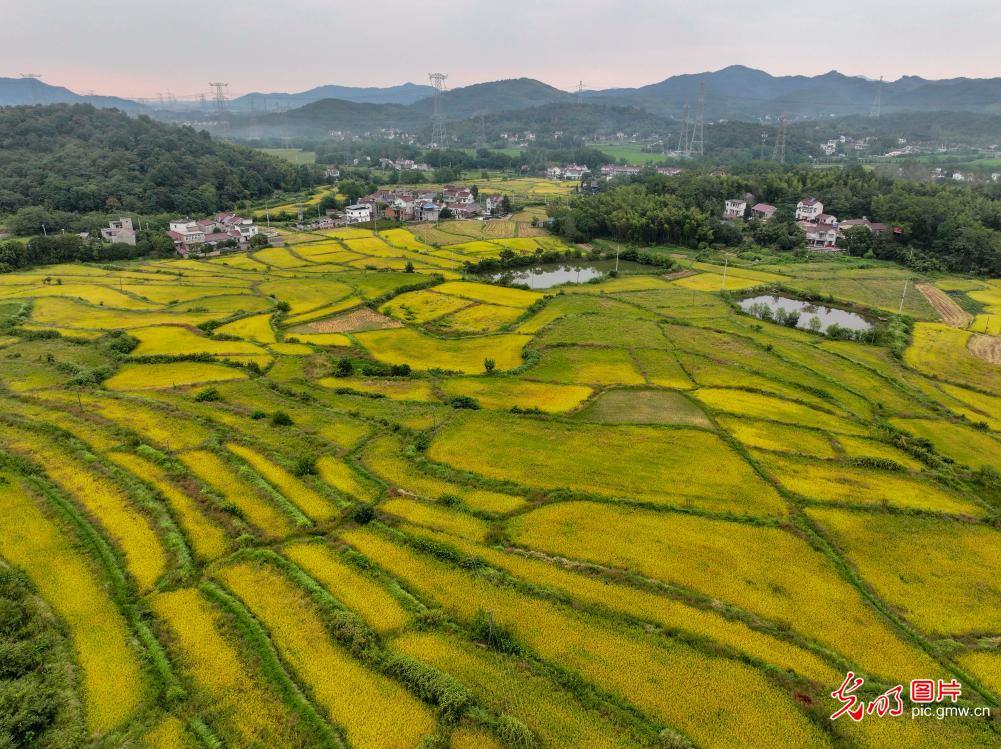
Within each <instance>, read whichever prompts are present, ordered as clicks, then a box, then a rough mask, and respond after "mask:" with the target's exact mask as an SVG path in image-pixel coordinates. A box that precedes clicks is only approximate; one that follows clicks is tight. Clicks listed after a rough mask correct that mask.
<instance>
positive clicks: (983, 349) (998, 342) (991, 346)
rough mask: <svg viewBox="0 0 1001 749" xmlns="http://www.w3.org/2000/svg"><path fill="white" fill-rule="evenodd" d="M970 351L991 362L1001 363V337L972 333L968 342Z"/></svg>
mask: <svg viewBox="0 0 1001 749" xmlns="http://www.w3.org/2000/svg"><path fill="white" fill-rule="evenodd" d="M968 346H969V348H970V353H971V354H973V355H974V356H976V357H977V358H979V359H983V360H984V361H985V362H987V363H989V364H1001V337H998V336H995V335H972V336H970V342H969V344H968Z"/></svg>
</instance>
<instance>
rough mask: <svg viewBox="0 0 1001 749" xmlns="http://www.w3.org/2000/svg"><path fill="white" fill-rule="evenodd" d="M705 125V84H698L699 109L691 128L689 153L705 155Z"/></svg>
mask: <svg viewBox="0 0 1001 749" xmlns="http://www.w3.org/2000/svg"><path fill="white" fill-rule="evenodd" d="M705 125H706V84H705V83H700V84H699V109H698V115H697V116H696V120H695V127H694V128H693V129H692V142H691V144H690V145H689V147H688V151H689V153H692V154H696V155H698V156H704V155H705Z"/></svg>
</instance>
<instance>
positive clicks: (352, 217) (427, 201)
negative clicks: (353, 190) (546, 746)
mask: <svg viewBox="0 0 1001 749" xmlns="http://www.w3.org/2000/svg"><path fill="white" fill-rule="evenodd" d="M503 203H504V196H503V195H499V194H492V195H484V194H482V193H481V194H479V195H478V196H477V195H475V194H473V191H472V190H470V189H469V188H467V187H457V186H456V185H445V186H444V187H443V188H442V190H441V193H436V192H431V191H419V190H411V189H407V188H394V189H385V190H376V191H375V192H374V193H372V194H371V195H366V196H365V197H363V198H361V199H360V200H358V202H357V203H356V204H355V205H349V206H348V207H347V208H345V209H344V223H345V224H359V223H363V222H365V221H371V220H372V219H373V218H374V217H376V216H378V217H384V218H390V219H395V220H397V221H437V220H438V219H439V218H440V217H441V213H442V211H443V210H445V209H446V208H447V209H448V210H449V211H450V212H451V214H452V216H453V218H474V217H477V216H491V215H496V214H498V213H500V212H501V210H502V206H503Z"/></svg>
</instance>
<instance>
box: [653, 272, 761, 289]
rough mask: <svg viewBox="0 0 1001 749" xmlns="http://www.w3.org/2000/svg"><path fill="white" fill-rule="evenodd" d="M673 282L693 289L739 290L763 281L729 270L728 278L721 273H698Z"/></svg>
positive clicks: (684, 287)
mask: <svg viewBox="0 0 1001 749" xmlns="http://www.w3.org/2000/svg"><path fill="white" fill-rule="evenodd" d="M673 283H674V284H675V285H676V286H680V287H681V288H683V289H689V290H691V291H739V290H740V289H750V288H753V287H755V286H761V285H762V283H763V282H762V281H756V280H754V279H752V278H740V277H739V276H734V275H733V274H731V273H729V272H728V273H727V275H726V278H724V277H723V275H722V274H720V273H696V274H695V275H694V276H685V277H684V278H679V279H678V280H676V281H674V282H673Z"/></svg>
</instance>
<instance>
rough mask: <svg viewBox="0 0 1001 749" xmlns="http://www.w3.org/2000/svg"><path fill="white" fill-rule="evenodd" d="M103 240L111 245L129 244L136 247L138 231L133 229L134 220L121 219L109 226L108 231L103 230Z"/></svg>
mask: <svg viewBox="0 0 1001 749" xmlns="http://www.w3.org/2000/svg"><path fill="white" fill-rule="evenodd" d="M101 239H103V240H104V241H105V242H111V244H127V245H131V246H132V247H135V246H136V231H135V229H133V228H132V219H130V218H120V219H118V220H117V221H112V222H111V223H109V224H108V228H107V229H101Z"/></svg>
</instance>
